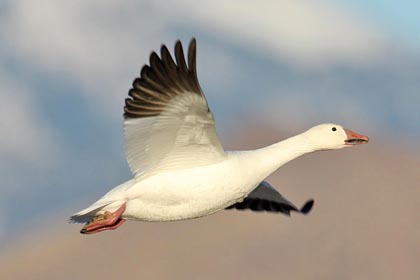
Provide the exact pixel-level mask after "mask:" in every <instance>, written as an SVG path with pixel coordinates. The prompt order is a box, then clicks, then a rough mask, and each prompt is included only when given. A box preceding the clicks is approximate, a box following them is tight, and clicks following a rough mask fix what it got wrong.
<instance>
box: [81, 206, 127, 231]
mask: <svg viewBox="0 0 420 280" xmlns="http://www.w3.org/2000/svg"><path fill="white" fill-rule="evenodd" d="M125 206H126V205H125V202H124V204H123V205H121V207H120V208H118V210H117V211H115V212H113V213H111V212H105V214H102V215H98V216H96V217H95V218H93V220H92V221H91V222H89V223H88V224H87V225H85V226H84V227H83V228H82V230H81V231H80V233H83V234H91V233H97V232H101V231H104V230H110V229H116V228H118V227H119V226H121V225H122V224H123V223H124V222H125V219H122V218H121V215H122V214H123V213H124V211H125Z"/></svg>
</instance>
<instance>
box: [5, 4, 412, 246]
mask: <svg viewBox="0 0 420 280" xmlns="http://www.w3.org/2000/svg"><path fill="white" fill-rule="evenodd" d="M256 3H257V2H256V1H255V2H254V1H238V2H229V3H228V4H227V3H225V2H224V1H219V2H218V1H212V2H206V1H204V2H199V3H198V2H196V1H189V0H185V1H175V2H166V1H165V2H164V1H141V2H138V1H121V2H118V3H116V2H113V1H88V2H86V1H72V2H68V1H49V0H44V1H37V2H36V3H35V2H33V1H3V2H2V4H0V5H2V7H1V9H0V10H1V12H0V39H1V42H2V44H1V45H0V97H2V100H3V102H2V103H1V104H0V117H1V118H0V119H1V121H0V126H1V127H2V137H1V139H0V170H1V171H0V181H1V182H3V184H2V185H1V186H0V238H1V236H7V235H8V233H9V232H11V231H12V230H14V229H22V228H24V227H25V226H27V225H28V224H29V223H34V219H35V221H36V219H42V217H44V216H46V215H48V214H49V213H51V212H54V211H58V210H59V209H62V208H63V207H68V208H69V209H73V208H74V212H76V211H78V210H79V209H78V207H80V206H82V202H85V203H89V202H92V200H94V199H95V198H97V197H98V196H99V195H101V194H103V193H104V192H105V191H107V190H108V189H109V188H111V187H113V186H115V185H117V184H119V183H121V182H122V181H124V180H127V179H128V178H129V177H130V173H129V170H128V167H127V164H126V162H125V158H124V148H123V135H122V106H123V101H124V98H125V97H126V94H127V91H128V89H129V87H130V84H131V82H132V80H133V79H134V77H135V76H136V75H138V72H139V70H140V68H141V66H142V65H143V64H144V63H146V62H147V61H148V55H149V53H150V51H152V50H158V48H159V47H160V44H162V43H166V44H167V45H168V47H170V48H172V47H173V44H174V42H175V40H176V39H178V38H180V39H181V40H182V41H183V42H184V44H187V43H188V41H189V39H190V38H191V37H193V36H194V37H196V38H197V41H198V72H199V78H200V82H201V85H202V87H203V89H204V90H205V92H206V94H207V97H208V99H209V102H210V105H211V107H212V110H213V112H214V114H215V117H216V123H217V128H218V130H219V131H220V134H221V137H222V139H228V138H230V137H232V136H233V135H230V134H229V131H230V130H231V128H232V127H233V126H238V125H244V123H243V120H246V118H250V119H254V118H258V119H260V120H262V121H264V122H267V123H269V124H270V125H271V124H275V125H278V126H279V127H283V128H284V130H286V131H290V132H293V133H299V132H300V131H302V130H304V129H306V128H308V127H309V126H311V125H315V124H317V123H321V122H337V123H341V124H343V125H345V126H348V127H349V128H353V129H354V130H358V131H360V132H363V133H366V134H368V135H370V136H373V139H375V137H376V139H378V140H379V141H380V139H395V138H398V140H399V143H406V144H407V145H410V147H415V145H414V143H415V141H413V140H412V139H417V138H416V137H418V136H419V134H420V112H419V111H420V110H418V108H419V104H420V94H419V88H420V52H419V51H418V46H419V41H420V38H419V36H420V35H419V33H418V32H417V30H419V28H418V27H419V22H420V18H419V17H416V15H415V13H416V11H418V10H419V9H418V6H419V4H416V3H414V1H412V3H411V2H408V1H406V2H404V1H403V2H390V1H370V2H368V3H366V2H362V1H344V2H326V1H317V2H308V1H292V0H284V1H267V2H266V5H265V6H261V5H257V4H256ZM416 8H417V9H416ZM250 133H251V132H250ZM275 140H277V139H273V141H275ZM379 141H378V142H379ZM379 143H380V142H379ZM68 214H69V215H70V214H72V213H68ZM66 218H67V217H65V218H63V222H65V219H66Z"/></svg>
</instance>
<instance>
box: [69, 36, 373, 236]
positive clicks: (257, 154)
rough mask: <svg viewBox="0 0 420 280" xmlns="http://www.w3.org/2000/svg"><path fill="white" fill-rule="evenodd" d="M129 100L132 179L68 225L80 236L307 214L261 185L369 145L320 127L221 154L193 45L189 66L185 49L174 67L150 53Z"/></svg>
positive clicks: (166, 56) (164, 55)
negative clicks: (291, 168) (242, 212)
mask: <svg viewBox="0 0 420 280" xmlns="http://www.w3.org/2000/svg"><path fill="white" fill-rule="evenodd" d="M149 64H150V65H145V66H143V68H142V70H141V73H140V77H138V78H136V79H135V80H134V82H133V86H132V88H131V89H130V91H129V93H128V95H129V98H127V99H126V100H125V107H124V134H125V144H126V145H125V146H126V155H127V161H128V163H129V166H130V169H131V171H132V173H133V177H134V178H133V179H131V180H129V181H127V182H125V183H123V184H121V185H119V186H117V187H115V188H114V189H112V190H111V191H109V192H108V193H107V194H105V195H104V196H103V197H102V198H100V199H99V200H98V201H96V202H95V203H93V204H92V205H91V206H89V207H88V208H86V209H84V210H82V211H80V212H78V213H76V214H74V215H73V216H71V218H70V222H74V223H84V224H85V226H84V227H83V228H82V230H81V233H97V232H101V231H103V230H109V229H116V228H117V227H119V226H121V225H122V224H123V223H124V222H125V221H126V220H139V221H175V220H182V219H191V218H197V217H202V216H205V215H209V214H212V213H215V212H218V211H220V210H223V209H251V210H254V211H262V210H265V211H275V212H280V213H284V214H289V213H290V211H297V212H300V213H304V214H306V213H308V212H309V211H310V209H311V207H312V205H313V200H310V201H308V202H307V203H306V204H305V205H304V206H303V207H302V208H301V209H298V208H297V207H296V206H294V205H293V204H292V203H291V202H289V201H288V200H287V199H285V198H284V197H283V196H282V195H281V194H280V193H278V192H277V191H276V190H275V189H274V188H273V187H271V186H270V184H268V183H267V182H265V181H264V179H265V178H266V177H267V176H269V175H270V174H271V173H273V172H274V171H276V170H277V169H278V168H279V167H281V166H282V165H284V164H285V163H287V162H289V161H291V160H293V159H295V158H297V157H299V156H301V155H303V154H307V153H311V152H315V151H321V150H331V149H341V148H344V147H351V146H354V145H358V144H363V143H367V142H368V141H369V138H368V137H366V136H363V135H360V134H357V133H355V132H352V131H350V130H348V129H345V128H343V127H342V126H340V125H337V124H321V125H318V126H315V127H313V128H311V129H309V130H307V131H306V132H303V133H301V134H299V135H296V136H294V137H291V138H288V139H286V140H284V141H281V142H278V143H276V144H273V145H271V146H268V147H265V148H261V149H257V150H253V151H230V152H228V151H224V150H223V148H222V145H221V144H220V142H219V138H218V136H217V133H216V129H215V126H214V119H213V114H212V113H211V111H210V109H209V107H208V104H207V101H206V98H205V96H204V93H203V91H202V90H201V88H200V85H199V83H198V79H197V70H196V41H195V39H193V40H192V41H191V42H190V45H189V49H188V63H187V62H186V60H185V58H184V51H183V49H182V45H181V42H179V41H178V42H176V44H175V61H174V60H173V58H172V56H171V55H170V53H169V51H168V49H167V47H166V46H165V45H162V47H161V55H160V57H159V56H158V55H157V54H156V53H155V52H152V54H151V55H150V63H149Z"/></svg>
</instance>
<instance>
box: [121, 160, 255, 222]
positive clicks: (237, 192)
mask: <svg viewBox="0 0 420 280" xmlns="http://www.w3.org/2000/svg"><path fill="white" fill-rule="evenodd" d="M236 168H237V167H236V166H235V165H234V164H232V163H230V162H222V163H218V164H214V165H210V166H204V167H197V168H193V169H189V170H180V171H176V172H167V173H163V174H159V175H155V176H152V177H149V178H147V179H145V180H143V181H140V182H138V183H137V184H135V185H134V186H133V187H132V188H131V189H130V192H129V193H128V196H129V199H128V201H127V205H126V206H127V208H126V211H125V213H124V215H123V217H124V218H126V219H135V220H142V221H174V220H182V219H190V218H197V217H201V216H205V215H209V214H212V213H215V212H217V211H219V210H223V209H225V208H226V207H228V206H230V205H232V204H234V203H235V202H238V201H240V200H242V199H243V198H244V197H245V196H247V195H248V193H249V192H250V191H251V190H252V189H253V188H254V187H255V185H256V184H257V183H258V182H255V183H253V182H250V181H249V180H247V178H246V176H238V174H240V172H238V170H236Z"/></svg>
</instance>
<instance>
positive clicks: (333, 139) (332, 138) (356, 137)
mask: <svg viewBox="0 0 420 280" xmlns="http://www.w3.org/2000/svg"><path fill="white" fill-rule="evenodd" d="M305 134H306V136H307V138H308V139H309V141H310V143H311V144H312V145H314V148H315V149H316V150H336V149H341V148H345V147H351V146H355V145H359V144H366V143H368V142H369V137H367V136H365V135H361V134H358V133H356V132H353V131H351V130H349V129H347V128H344V127H342V126H341V125H338V124H320V125H317V126H314V127H312V128H311V129H309V130H308V131H307V132H306V133H305Z"/></svg>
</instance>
